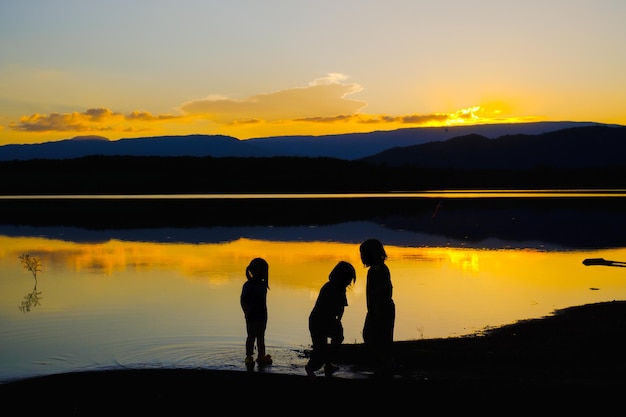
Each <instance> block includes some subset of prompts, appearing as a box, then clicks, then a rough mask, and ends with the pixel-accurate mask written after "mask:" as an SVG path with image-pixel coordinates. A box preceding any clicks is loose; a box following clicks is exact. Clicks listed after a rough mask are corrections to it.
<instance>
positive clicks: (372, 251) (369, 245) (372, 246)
mask: <svg viewBox="0 0 626 417" xmlns="http://www.w3.org/2000/svg"><path fill="white" fill-rule="evenodd" d="M359 249H360V251H361V261H363V265H365V266H372V265H378V264H380V263H383V262H385V259H387V252H385V248H384V247H383V244H382V243H380V241H379V240H378V239H367V240H366V241H365V242H363V243H361V247H360V248H359Z"/></svg>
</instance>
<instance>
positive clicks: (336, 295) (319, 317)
mask: <svg viewBox="0 0 626 417" xmlns="http://www.w3.org/2000/svg"><path fill="white" fill-rule="evenodd" d="M355 281H356V272H355V270H354V267H353V266H352V265H351V264H350V263H348V262H345V261H340V262H339V263H338V264H337V265H336V266H335V267H334V268H333V270H332V271H331V272H330V275H329V277H328V282H326V283H325V284H324V285H323V286H322V288H321V289H320V293H319V295H318V296H317V300H316V301H315V306H313V310H311V314H310V315H309V332H310V333H311V341H312V350H311V353H310V356H309V361H308V362H307V364H306V366H305V367H304V369H305V370H306V374H307V376H308V377H309V378H314V377H315V371H317V370H319V369H320V368H321V367H322V365H324V373H325V374H326V375H331V374H332V373H333V372H335V371H337V370H338V369H339V367H338V366H336V365H333V364H332V363H331V358H332V357H333V355H334V353H335V352H336V350H337V348H338V347H339V345H341V343H342V342H343V326H342V324H341V318H342V317H343V313H344V309H345V307H346V306H347V305H348V299H347V297H346V289H347V288H348V286H349V285H350V284H352V283H353V282H355ZM328 339H330V344H329V343H328Z"/></svg>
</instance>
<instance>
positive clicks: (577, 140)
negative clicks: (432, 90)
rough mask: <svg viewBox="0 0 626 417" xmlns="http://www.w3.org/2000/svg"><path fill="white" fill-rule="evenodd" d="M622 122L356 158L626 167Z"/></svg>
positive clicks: (423, 163)
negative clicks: (615, 124)
mask: <svg viewBox="0 0 626 417" xmlns="http://www.w3.org/2000/svg"><path fill="white" fill-rule="evenodd" d="M625 155H626V127H611V126H606V125H605V126H601V125H597V126H584V127H573V128H567V129H560V130H556V131H552V132H548V133H542V134H537V135H528V134H517V135H506V136H502V137H499V138H496V139H489V138H487V137H485V136H482V135H479V134H470V135H465V136H460V137H455V138H452V139H449V140H446V141H441V142H430V143H426V144H422V145H414V146H406V147H396V148H392V149H388V150H385V151H383V152H380V153H378V154H375V155H371V156H367V157H364V158H361V159H360V161H363V162H369V163H375V164H386V165H388V166H396V167H399V166H405V165H411V166H416V167H420V168H438V169H444V170H445V169H467V170H470V169H472V170H475V169H482V170H494V169H497V170H502V169H506V170H520V169H533V168H538V167H550V168H556V169H562V168H572V169H574V168H575V169H579V168H606V167H612V166H614V167H623V166H626V158H625Z"/></svg>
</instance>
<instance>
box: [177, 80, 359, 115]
mask: <svg viewBox="0 0 626 417" xmlns="http://www.w3.org/2000/svg"><path fill="white" fill-rule="evenodd" d="M345 79H347V77H346V76H344V75H342V74H338V73H333V74H328V75H327V76H326V77H323V78H319V79H316V80H314V81H312V82H311V83H309V85H308V86H306V87H298V88H291V89H286V90H280V91H276V92H273V93H266V94H257V95H254V96H251V97H247V98H244V99H230V98H227V97H219V96H217V97H216V96H211V97H207V98H203V99H199V100H193V101H189V102H186V103H183V104H182V105H181V106H180V109H181V110H182V111H183V113H185V114H193V115H203V116H204V117H206V118H207V119H209V120H211V121H213V122H217V123H232V122H239V121H246V120H264V121H267V122H272V121H281V120H283V121H284V120H293V119H301V118H307V117H334V116H337V115H339V114H355V113H357V112H359V111H360V110H362V109H363V108H365V106H366V105H367V103H366V102H365V101H361V100H354V99H351V98H348V97H347V96H349V95H350V94H354V93H358V92H360V91H362V90H363V88H362V87H361V86H360V85H359V84H354V83H344V81H345Z"/></svg>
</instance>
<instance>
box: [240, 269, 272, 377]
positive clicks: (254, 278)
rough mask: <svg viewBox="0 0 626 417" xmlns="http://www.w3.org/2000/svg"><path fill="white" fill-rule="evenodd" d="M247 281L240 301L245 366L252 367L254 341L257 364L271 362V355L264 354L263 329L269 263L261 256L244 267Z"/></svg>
mask: <svg viewBox="0 0 626 417" xmlns="http://www.w3.org/2000/svg"><path fill="white" fill-rule="evenodd" d="M246 278H247V281H246V282H245V283H244V284H243V287H242V289H241V297H240V303H241V308H242V310H243V314H244V317H245V319H246V333H247V338H246V360H245V363H246V366H247V367H248V368H252V367H254V358H253V355H254V345H255V343H256V348H257V353H258V355H257V359H256V363H257V364H258V365H259V366H266V365H271V364H272V357H271V356H270V355H267V354H265V329H266V327H267V290H268V289H269V265H268V264H267V261H265V259H263V258H254V259H253V260H252V261H250V264H249V265H248V266H247V267H246Z"/></svg>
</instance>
